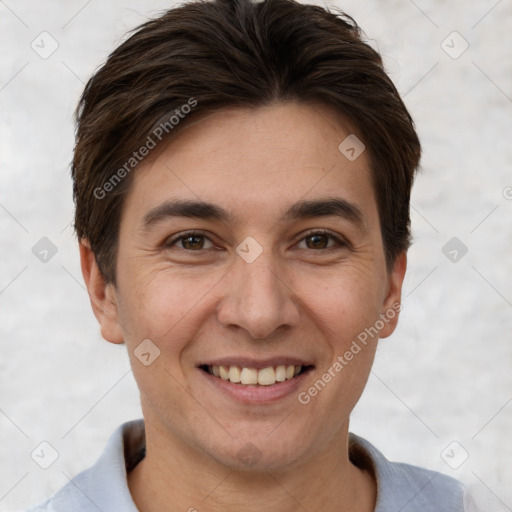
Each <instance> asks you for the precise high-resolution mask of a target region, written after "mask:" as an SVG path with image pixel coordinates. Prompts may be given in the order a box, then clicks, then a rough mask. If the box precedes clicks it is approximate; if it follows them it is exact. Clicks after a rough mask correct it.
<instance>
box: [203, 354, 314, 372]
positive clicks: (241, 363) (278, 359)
mask: <svg viewBox="0 0 512 512" xmlns="http://www.w3.org/2000/svg"><path fill="white" fill-rule="evenodd" d="M279 365H285V366H290V365H293V366H312V363H311V362H309V361H307V360H306V359H301V358H297V357H290V356H275V357H268V358H265V359H255V358H252V357H220V358H217V359H211V360H208V361H204V362H202V363H200V364H198V366H238V367H239V368H255V369H257V370H260V369H262V368H268V367H270V366H273V367H275V366H279Z"/></svg>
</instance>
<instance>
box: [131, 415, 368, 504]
mask: <svg viewBox="0 0 512 512" xmlns="http://www.w3.org/2000/svg"><path fill="white" fill-rule="evenodd" d="M145 431H146V456H145V458H144V459H143V460H142V461H141V462H140V463H139V464H138V465H137V466H136V467H135V468H134V469H133V471H131V472H130V473H128V486H129V489H130V492H131V494H132V497H133V500H134V502H135V504H136V506H137V508H138V510H140V511H141V512H165V511H174V510H183V511H190V512H194V510H197V511H200V512H220V511H223V512H225V511H230V510H239V509H242V510H244V511H247V512H253V511H254V512H256V511H258V512H259V511H261V510H266V511H268V512H274V511H275V512H277V511H279V512H296V511H297V510H309V511H314V510H321V511H322V512H331V511H332V512H334V511H336V512H349V511H350V512H355V511H357V512H372V511H373V510H374V507H375V501H376V485H375V481H374V478H373V476H372V475H371V474H370V473H368V472H366V471H363V470H361V469H359V468H357V467H356V466H354V465H353V464H352V463H351V462H350V460H349V454H348V424H347V425H346V426H345V428H343V429H340V431H339V432H338V434H337V435H336V436H333V439H332V440H331V442H330V443H328V445H327V446H325V448H324V449H323V450H322V452H321V453H317V454H315V455H314V456H313V457H310V458H308V459H307V460H302V461H295V462H294V463H292V464H289V465H288V466H286V467H285V468H282V469H279V470H275V469H272V470H269V471H258V472H255V471H251V470H243V471H240V470H237V469H233V468H230V467H227V466H224V465H222V464H219V463H218V462H217V461H215V460H214V459H213V458H212V457H210V456H209V455H207V454H205V453H204V452H199V451H198V450H195V449H194V448H192V447H190V446H188V445H185V444H184V443H182V442H180V440H179V439H177V438H176V437H175V436H174V435H173V434H172V433H170V432H169V431H168V430H163V429H159V428H153V427H152V425H151V424H148V423H146V428H145Z"/></svg>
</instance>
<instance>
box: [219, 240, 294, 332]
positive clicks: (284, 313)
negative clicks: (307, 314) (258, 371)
mask: <svg viewBox="0 0 512 512" xmlns="http://www.w3.org/2000/svg"><path fill="white" fill-rule="evenodd" d="M237 253H238V254H237V259H236V261H235V263H234V267H233V269H232V272H230V278H229V280H228V281H229V284H228V286H227V288H226V293H225V296H224V298H223V301H222V304H221V305H220V310H219V312H218V314H219V321H220V322H222V323H223V324H224V325H225V326H226V327H227V326H228V325H237V326H239V327H242V328H244V329H245V330H247V331H248V332H249V333H250V334H251V336H252V337H253V338H255V339H256V338H267V337H270V336H272V333H273V332H274V331H275V330H276V329H278V328H279V327H280V326H282V325H288V326H290V325H294V324H296V322H297V321H298V319H299V315H298V311H297V308H296V305H295V303H294V302H293V300H292V298H291V297H292V295H293V292H292V291H291V290H290V287H289V286H287V285H286V284H285V282H284V281H285V280H286V274H285V272H283V269H282V267H281V265H280V264H279V262H276V255H275V254H274V253H273V251H272V250H271V249H270V248H269V247H265V248H263V247H262V246H261V245H259V244H258V246H256V243H255V240H254V239H253V240H247V239H246V240H245V241H244V242H242V243H241V244H240V245H239V247H238V248H237Z"/></svg>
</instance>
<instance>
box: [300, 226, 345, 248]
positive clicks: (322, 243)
mask: <svg viewBox="0 0 512 512" xmlns="http://www.w3.org/2000/svg"><path fill="white" fill-rule="evenodd" d="M303 240H306V247H307V248H308V249H317V250H323V249H333V248H336V247H344V246H346V245H347V244H346V243H345V242H343V241H342V240H340V239H339V238H338V237H336V236H334V235H333V234H331V233H330V232H329V231H314V232H311V233H309V234H308V235H306V236H305V237H304V238H303V239H302V240H301V242H302V241H303ZM330 240H334V242H335V245H334V246H332V245H331V246H328V245H329V241H330Z"/></svg>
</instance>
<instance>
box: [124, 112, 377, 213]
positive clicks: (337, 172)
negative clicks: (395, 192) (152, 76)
mask: <svg viewBox="0 0 512 512" xmlns="http://www.w3.org/2000/svg"><path fill="white" fill-rule="evenodd" d="M347 137H348V139H347ZM353 138H354V134H353V133H352V131H351V129H350V127H349V125H348V124H347V123H345V122H344V121H343V119H340V117H339V116H337V115H335V114H334V113H333V111H332V110H330V109H328V108H327V107H325V106H321V105H306V104H299V103H281V104H276V105H271V106H265V107H259V108H256V109H241V108H232V109H224V110H221V111H218V112H216V113H214V114H211V115H208V116H204V117H202V118H200V119H199V120H198V121H195V122H193V123H191V124H190V125H188V126H186V128H185V129H183V130H182V131H181V132H180V133H179V134H178V135H177V136H176V137H175V138H174V139H172V140H171V141H170V142H168V143H167V145H166V146H165V147H164V148H159V153H158V156H157V157H156V158H155V159H154V160H152V161H148V162H142V164H141V165H140V166H139V168H138V169H137V170H136V179H135V180H134V183H132V187H131V189H130V191H129V194H128V197H127V199H126V202H125V209H128V210H130V211H131V210H134V211H135V212H136V215H137V216H138V217H140V218H141V219H142V220H141V221H142V222H145V221H147V220H148V216H149V217H150V216H151V215H152V213H153V214H154V213H155V209H156V208H158V206H159V205H162V204H163V203H164V202H166V201H169V199H170V198H173V199H182V200H188V201H195V202H207V203H210V204H217V205H219V206H221V207H222V209H223V211H224V212H223V213H224V214H225V215H224V216H223V219H222V220H223V221H227V222H233V223H236V222H242V220H243V219H245V220H249V219H250V220H252V221H254V220H255V219H256V218H258V219H262V218H263V217H265V216H269V218H270V217H272V218H274V219H275V218H276V216H279V217H283V218H285V217H286V218H288V219H291V218H292V217H293V215H290V208H292V207H293V205H295V204H296V203H298V202H302V203H304V202H307V201H314V200H316V199H319V198H327V197H330V198H333V197H336V198H338V199H340V200H341V201H345V203H346V205H353V206H354V208H353V210H354V211H355V214H354V215H352V217H353V218H354V219H355V217H357V213H360V217H361V219H362V221H363V222H366V223H367V222H368V220H369V218H371V217H372V216H374V215H375V214H376V204H375V197H374V192H373V186H372V178H371V169H370V163H369V156H368V155H367V153H366V151H364V150H363V151H362V153H360V154H359V156H357V158H352V157H353V152H352V153H350V152H349V153H346V152H344V151H345V150H346V149H347V148H346V146H347V142H346V141H347V140H348V144H349V146H350V145H352V146H353V145H354V144H353V143H352V141H353ZM355 140H356V141H357V140H358V139H355ZM340 145H341V146H340ZM340 147H341V150H340ZM349 149H350V148H349ZM354 149H355V151H357V152H358V153H359V152H360V151H361V146H357V147H354ZM347 156H348V157H347ZM349 157H350V158H349ZM338 207H339V204H338ZM341 208H343V207H341ZM295 210H296V208H295ZM345 210H346V212H348V210H349V208H346V209H345ZM352 213H354V212H352Z"/></svg>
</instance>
